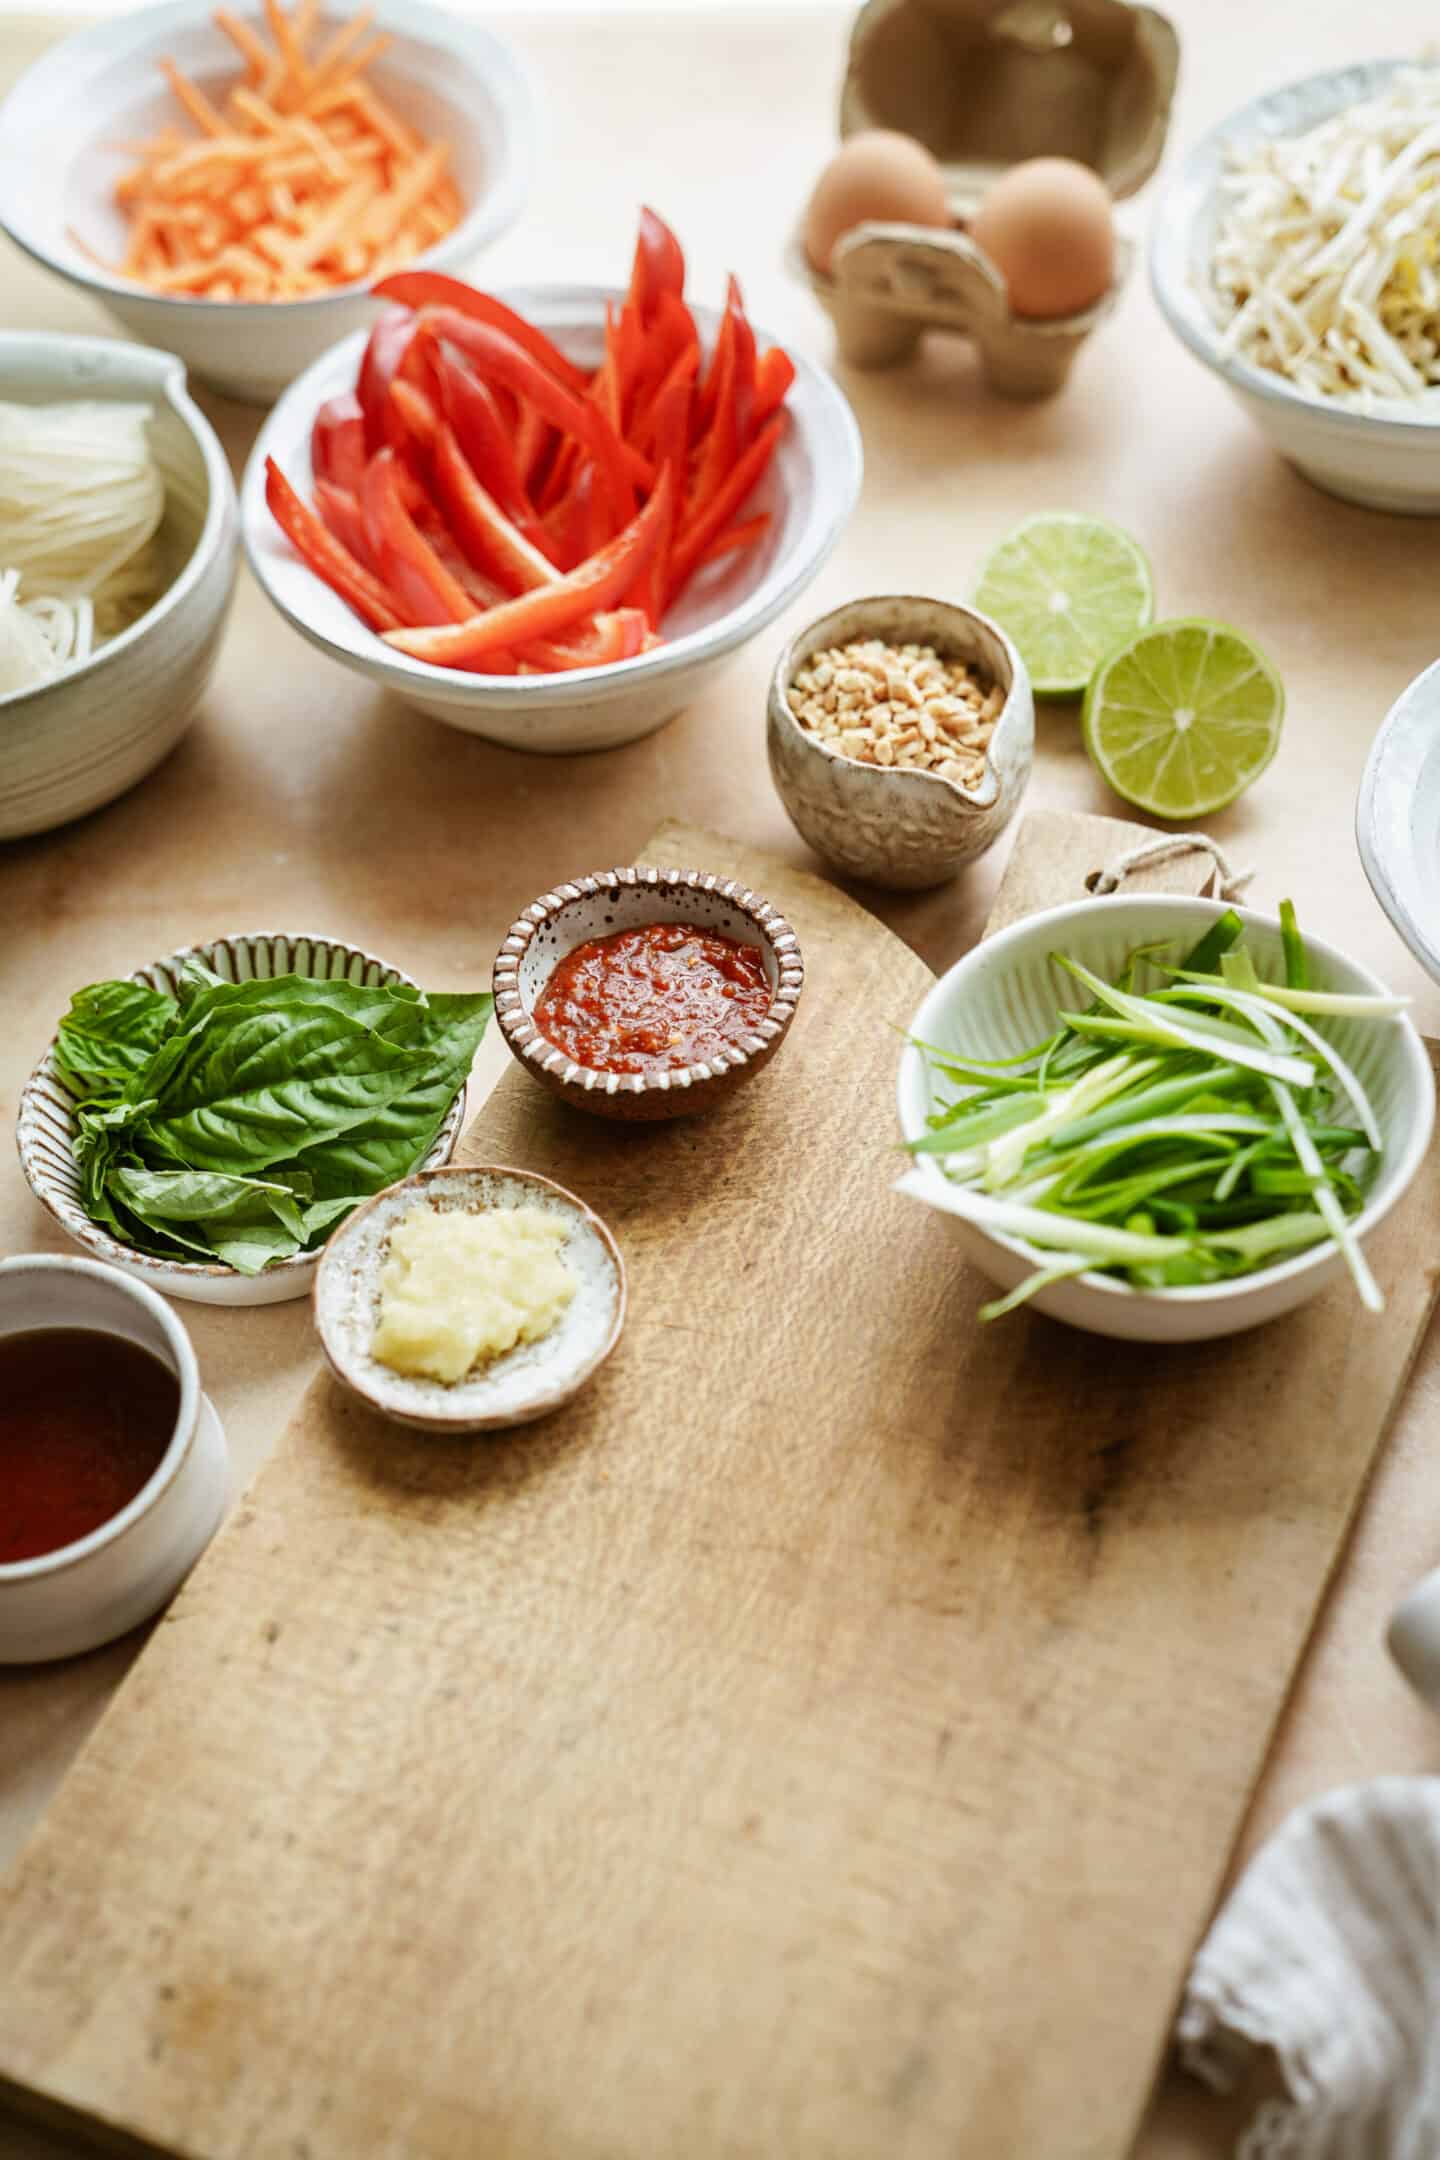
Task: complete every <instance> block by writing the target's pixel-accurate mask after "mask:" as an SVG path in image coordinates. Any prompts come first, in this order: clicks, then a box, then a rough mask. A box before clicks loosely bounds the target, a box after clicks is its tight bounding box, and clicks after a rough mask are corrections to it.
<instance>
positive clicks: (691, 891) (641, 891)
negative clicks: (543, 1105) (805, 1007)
mask: <svg viewBox="0 0 1440 2160" xmlns="http://www.w3.org/2000/svg"><path fill="white" fill-rule="evenodd" d="M804 981H805V967H804V962H803V961H802V960H801V957H800V945H799V941H798V939H797V938H796V936H795V933H794V931H793V930H792V929H791V927H790V925H789V923H788V922H787V921H786V920H785V918H784V916H783V915H781V914H779V913H778V912H777V911H776V910H775V909H774V908H773V907H771V905H770V903H769V902H768V900H763V899H761V897H760V896H759V894H758V893H753V892H751V891H750V890H749V889H748V887H746V886H744V885H741V884H740V883H739V882H738V880H736V879H735V878H720V877H715V876H713V875H710V874H707V873H706V872H705V871H703V870H655V869H649V868H644V867H637V866H634V865H632V866H630V867H629V868H626V869H623V870H598V871H595V872H594V873H593V874H592V875H590V876H588V877H581V878H576V879H574V881H573V882H572V883H570V884H567V885H557V886H556V888H555V890H554V891H553V892H548V893H543V894H542V895H541V897H540V898H539V899H538V900H536V901H534V902H532V904H531V905H530V906H529V907H528V908H526V910H525V912H524V914H523V915H520V916H518V917H517V918H516V920H515V921H514V922H513V923H512V924H511V926H510V931H509V934H508V936H507V937H506V939H505V942H504V944H503V945H502V946H501V948H500V951H499V953H498V954H497V955H496V959H495V969H494V977H493V987H494V992H495V1013H496V1017H497V1019H498V1020H499V1022H500V1027H501V1031H502V1033H503V1034H504V1037H505V1040H506V1042H507V1043H508V1045H509V1047H510V1049H511V1051H512V1052H513V1054H514V1056H515V1057H516V1058H518V1059H519V1061H520V1063H521V1064H522V1065H523V1066H524V1067H525V1069H526V1071H527V1072H530V1073H532V1074H533V1075H534V1076H535V1078H536V1079H537V1080H540V1081H542V1082H543V1083H544V1085H545V1086H547V1087H550V1088H553V1089H554V1090H555V1092H556V1093H557V1094H559V1095H563V1096H564V1098H565V1100H566V1101H567V1102H571V1103H574V1104H575V1106H576V1107H577V1108H578V1109H581V1110H589V1111H591V1112H593V1113H594V1114H595V1115H596V1116H597V1117H609V1118H628V1119H633V1120H637V1121H639V1120H653V1119H658V1118H673V1117H685V1116H688V1115H691V1114H693V1113H694V1112H696V1111H699V1110H709V1109H712V1108H713V1107H714V1106H715V1105H716V1104H717V1103H718V1102H720V1101H721V1100H722V1099H723V1098H724V1097H725V1096H727V1095H729V1094H730V1093H731V1092H732V1091H733V1090H734V1089H735V1088H736V1087H738V1086H740V1084H741V1083H742V1082H743V1081H745V1080H748V1079H749V1078H750V1077H751V1076H752V1075H753V1074H755V1073H757V1072H758V1071H759V1070H760V1068H761V1066H762V1065H765V1064H767V1063H768V1061H769V1060H770V1059H771V1058H772V1057H773V1056H774V1055H775V1052H776V1051H777V1050H778V1049H779V1047H780V1045H781V1043H782V1042H783V1041H784V1039H785V1033H786V1030H787V1029H788V1027H789V1025H790V1022H791V1021H792V1019H793V1018H794V1016H795V1007H796V1004H797V1003H798V1001H799V997H800V991H801V988H802V986H803V984H804Z"/></svg>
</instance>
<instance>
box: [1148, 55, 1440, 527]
mask: <svg viewBox="0 0 1440 2160" xmlns="http://www.w3.org/2000/svg"><path fill="white" fill-rule="evenodd" d="M1407 65H1413V62H1407V61H1403V60H1371V61H1366V62H1363V63H1362V64H1360V65H1359V66H1355V67H1348V68H1337V69H1335V70H1334V71H1332V72H1331V73H1329V74H1326V75H1312V76H1309V77H1308V78H1307V79H1306V80H1305V81H1303V82H1297V83H1289V84H1287V85H1286V86H1285V88H1284V89H1282V90H1272V91H1270V92H1268V93H1267V94H1266V95H1265V96H1264V97H1260V98H1256V99H1254V100H1253V101H1252V102H1251V103H1250V104H1248V105H1243V106H1242V107H1241V108H1240V110H1239V111H1238V112H1236V113H1232V114H1231V116H1230V118H1229V119H1228V120H1223V121H1222V122H1221V123H1220V125H1219V126H1218V127H1216V128H1212V129H1211V131H1210V133H1209V134H1208V135H1207V136H1206V137H1205V138H1204V140H1203V141H1202V142H1200V143H1198V144H1197V145H1196V147H1195V149H1193V150H1192V151H1191V152H1190V154H1189V156H1188V157H1187V158H1186V159H1185V161H1184V163H1183V164H1181V165H1180V166H1179V167H1178V168H1177V169H1176V170H1175V171H1173V172H1172V173H1171V175H1170V178H1169V180H1168V182H1167V184H1166V186H1165V188H1164V191H1163V193H1162V194H1161V197H1160V200H1159V203H1158V204H1157V206H1156V210H1155V215H1154V218H1153V220H1152V222H1151V228H1150V282H1151V285H1152V287H1153V289H1154V293H1155V298H1156V300H1157V301H1158V302H1159V304H1160V309H1161V312H1162V314H1163V315H1164V316H1165V319H1166V321H1167V322H1168V323H1169V325H1170V327H1171V329H1172V330H1173V331H1174V332H1175V334H1176V336H1177V337H1179V338H1180V339H1181V340H1182V341H1183V342H1184V343H1185V344H1186V345H1188V346H1189V348H1190V350H1191V352H1193V353H1194V354H1195V356H1196V358H1197V359H1198V360H1201V361H1203V362H1204V364H1205V366H1206V367H1208V368H1209V369H1210V370H1211V372H1212V373H1213V374H1215V375H1218V376H1219V377H1220V379H1221V381H1222V382H1223V383H1224V384H1225V385H1226V387H1227V388H1228V389H1229V390H1230V392H1231V394H1232V395H1233V396H1234V397H1235V398H1236V400H1237V401H1238V402H1239V404H1240V405H1241V406H1243V408H1244V410H1245V411H1246V412H1247V413H1248V414H1249V415H1250V417H1251V419H1252V420H1253V421H1254V422H1255V424H1256V426H1257V427H1258V428H1259V429H1260V431H1261V433H1262V434H1263V435H1265V436H1266V437H1267V439H1268V440H1269V441H1270V443H1271V444H1272V445H1273V446H1274V448H1275V449H1276V450H1278V451H1279V452H1280V455H1281V456H1282V457H1286V458H1289V459H1290V461H1291V462H1292V464H1294V465H1296V466H1298V467H1299V469H1300V471H1301V472H1302V473H1304V475H1305V477H1306V478H1307V480H1313V481H1314V482H1315V484H1316V486H1317V487H1322V488H1325V489H1326V490H1328V492H1329V493H1330V494H1332V495H1339V496H1342V497H1344V499H1345V500H1346V501H1347V502H1356V503H1363V504H1365V505H1366V506H1367V507H1368V508H1369V509H1372V510H1401V511H1408V512H1411V513H1413V514H1419V515H1427V514H1431V513H1434V512H1437V511H1440V402H1437V404H1436V406H1435V407H1433V408H1432V417H1430V418H1428V419H1423V418H1420V417H1418V416H1417V415H1416V413H1415V411H1414V409H1413V408H1412V407H1411V406H1409V405H1408V404H1406V403H1405V402H1404V401H1402V400H1396V401H1394V403H1393V404H1391V403H1387V404H1386V405H1385V406H1384V408H1383V409H1381V408H1380V407H1378V406H1377V407H1376V408H1375V409H1374V410H1371V411H1366V412H1360V411H1357V410H1355V409H1354V408H1352V407H1348V406H1344V405H1336V404H1333V403H1326V402H1324V401H1322V400H1321V399H1318V398H1313V397H1308V396H1306V395H1305V393H1304V392H1303V391H1301V390H1299V389H1297V388H1295V387H1294V386H1293V385H1292V384H1290V383H1289V382H1288V381H1287V380H1286V378H1285V377H1284V376H1282V375H1277V374H1274V373H1273V372H1271V371H1270V370H1269V369H1267V368H1257V367H1252V366H1250V364H1249V363H1248V361H1245V360H1241V359H1238V358H1237V357H1236V356H1235V355H1234V354H1231V353H1226V352H1223V351H1222V350H1221V341H1220V332H1219V330H1218V329H1217V328H1216V326H1215V323H1214V321H1213V320H1212V318H1211V314H1210V310H1209V308H1208V306H1207V305H1206V300H1205V289H1206V286H1207V284H1208V281H1209V271H1210V261H1211V255H1212V252H1213V246H1214V234H1215V226H1216V221H1217V217H1218V210H1219V184H1220V179H1221V175H1222V173H1223V172H1224V170H1225V167H1226V164H1227V161H1228V158H1229V154H1230V152H1231V151H1232V150H1233V149H1236V148H1240V147H1243V146H1245V145H1247V144H1249V143H1251V142H1254V141H1256V140H1257V139H1260V138H1264V137H1267V136H1291V135H1299V134H1303V133H1304V131H1305V130H1306V129H1307V128H1310V127H1314V126H1315V125H1316V124H1317V123H1318V122H1319V121H1321V120H1325V119H1327V118H1328V117H1329V116H1330V114H1331V113H1335V112H1339V111H1341V110H1342V109H1343V108H1344V107H1345V106H1347V105H1353V104H1356V103H1357V102H1358V101H1359V100H1360V99H1361V98H1365V97H1369V96H1371V95H1373V94H1374V92H1375V91H1376V90H1377V89H1379V88H1380V87H1381V86H1382V85H1383V84H1384V83H1385V82H1386V81H1388V79H1389V78H1390V76H1391V75H1393V74H1394V73H1395V71H1396V69H1397V68H1400V67H1404V66H1407Z"/></svg>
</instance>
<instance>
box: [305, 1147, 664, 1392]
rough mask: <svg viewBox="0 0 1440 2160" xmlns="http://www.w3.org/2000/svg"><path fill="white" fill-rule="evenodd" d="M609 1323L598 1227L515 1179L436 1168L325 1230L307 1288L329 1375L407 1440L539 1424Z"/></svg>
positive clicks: (619, 1295)
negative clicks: (413, 1433) (403, 1430)
mask: <svg viewBox="0 0 1440 2160" xmlns="http://www.w3.org/2000/svg"><path fill="white" fill-rule="evenodd" d="M624 1318H625V1268H624V1263H623V1261H622V1260H621V1258H620V1253H619V1250H618V1248H617V1246H616V1244H615V1240H614V1239H613V1237H612V1236H611V1235H610V1232H609V1230H608V1229H607V1228H606V1226H605V1224H604V1223H603V1222H602V1221H601V1220H600V1218H599V1216H598V1215H596V1214H594V1213H593V1211H592V1210H591V1209H590V1208H588V1207H587V1206H586V1205H585V1203H584V1201H583V1200H579V1199H577V1198H576V1196H575V1195H574V1194H573V1193H570V1192H567V1191H566V1190H565V1188H564V1186H562V1185H556V1184H553V1183H552V1182H551V1181H550V1179H548V1178H543V1177H538V1176H536V1175H535V1174H534V1173H532V1172H530V1171H525V1170H509V1169H501V1168H498V1167H493V1168H492V1167H488V1166H482V1167H475V1168H467V1167H462V1166H459V1165H456V1164H449V1165H447V1166H446V1167H445V1168H443V1169H439V1170H428V1171H423V1172H421V1173H420V1174H418V1175H417V1176H415V1177H412V1178H407V1179H405V1180H404V1182H403V1183H402V1184H399V1185H392V1186H391V1187H390V1188H389V1190H388V1191H386V1192H383V1193H380V1194H378V1195H377V1196H376V1198H375V1199H374V1200H371V1201H370V1202H368V1204H367V1205H366V1206H364V1207H361V1208H358V1209H357V1210H356V1211H355V1213H354V1214H353V1215H352V1216H350V1217H349V1218H348V1219H347V1221H346V1222H345V1223H344V1224H343V1225H342V1226H341V1228H340V1229H339V1230H338V1231H337V1232H336V1234H335V1236H334V1237H333V1238H332V1239H331V1241H330V1243H329V1245H327V1247H326V1248H325V1255H324V1258H323V1259H322V1261H321V1264H320V1271H319V1274H318V1276H317V1278H316V1283H315V1322H316V1326H317V1328H318V1330H319V1334H320V1340H321V1344H322V1346H323V1348H324V1351H325V1355H326V1358H327V1359H328V1361H329V1363H330V1367H331V1370H332V1371H333V1372H334V1374H335V1376H336V1378H337V1379H338V1380H339V1381H340V1382H341V1383H342V1385H343V1386H345V1387H346V1388H348V1389H349V1390H350V1391H351V1392H352V1393H353V1394H355V1395H357V1396H358V1397H359V1398H360V1400H361V1401H362V1402H364V1403H366V1404H368V1405H369V1407H370V1408H371V1409H372V1410H378V1411H379V1412H380V1413H381V1414H382V1415H383V1416H385V1417H389V1418H394V1419H396V1420H397V1421H398V1422H399V1423H401V1424H404V1425H411V1426H414V1427H416V1428H417V1429H418V1430H420V1431H423V1432H432V1433H457V1434H458V1433H466V1432H484V1431H489V1430H496V1429H498V1428H500V1427H503V1426H507V1425H522V1424H527V1423H529V1422H530V1421H531V1420H532V1419H534V1418H538V1417H544V1416H545V1415H547V1413H548V1412H550V1411H551V1410H556V1409H558V1408H559V1407H560V1405H561V1404H562V1403H565V1402H568V1401H569V1400H570V1398H571V1397H572V1396H573V1395H574V1394H576V1393H577V1392H578V1390H579V1389H580V1388H581V1387H583V1386H584V1384H585V1382H586V1381H587V1380H588V1379H589V1378H590V1377H591V1375H592V1374H593V1373H594V1372H595V1371H596V1370H597V1368H598V1367H599V1366H600V1365H601V1364H602V1363H603V1362H604V1360H605V1359H606V1358H607V1357H608V1356H609V1354H610V1352H611V1351H612V1350H613V1349H614V1347H615V1344H616V1342H617V1341H618V1340H619V1336H620V1330H621V1327H622V1326H623V1324H624Z"/></svg>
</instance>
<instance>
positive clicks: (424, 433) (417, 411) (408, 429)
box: [385, 375, 440, 457]
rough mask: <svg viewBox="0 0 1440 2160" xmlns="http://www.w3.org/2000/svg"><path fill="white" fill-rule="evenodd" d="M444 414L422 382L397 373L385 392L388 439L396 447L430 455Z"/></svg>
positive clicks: (392, 446) (386, 437)
mask: <svg viewBox="0 0 1440 2160" xmlns="http://www.w3.org/2000/svg"><path fill="white" fill-rule="evenodd" d="M439 425H440V415H439V413H438V412H437V411H436V409H435V401H434V399H433V398H432V397H431V396H430V395H429V393H428V392H427V391H425V390H422V389H421V388H420V385H419V384H418V383H414V382H407V381H406V380H405V377H404V376H403V375H397V376H396V377H395V379H394V381H393V382H392V383H391V385H390V388H389V389H388V390H387V391H386V393H385V439H386V441H387V442H388V443H389V444H390V447H391V448H392V449H393V450H399V451H407V450H411V449H414V450H417V451H419V452H420V453H421V455H422V456H424V457H428V456H429V455H430V452H431V451H432V450H433V449H434V447H435V431H436V429H437V428H438V427H439Z"/></svg>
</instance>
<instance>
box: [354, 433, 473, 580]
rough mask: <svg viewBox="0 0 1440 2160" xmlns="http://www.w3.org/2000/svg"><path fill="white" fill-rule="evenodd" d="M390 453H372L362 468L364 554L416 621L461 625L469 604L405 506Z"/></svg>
mask: <svg viewBox="0 0 1440 2160" xmlns="http://www.w3.org/2000/svg"><path fill="white" fill-rule="evenodd" d="M398 474H399V468H398V462H397V459H396V456H395V453H394V451H393V450H377V451H376V453H375V455H374V457H373V458H371V460H370V463H369V464H368V465H367V466H366V468H365V483H364V485H363V487H362V488H361V490H360V508H361V511H362V513H363V515H364V518H365V531H366V533H367V534H368V536H369V540H370V552H371V554H372V555H373V557H374V559H375V561H376V562H377V563H378V564H379V566H380V574H381V576H382V577H383V579H384V581H385V583H386V584H387V585H388V586H389V587H390V588H391V589H392V591H393V592H394V594H395V597H396V599H397V600H398V601H399V603H400V605H401V607H402V608H403V609H404V610H405V612H406V613H407V614H408V615H409V616H411V618H412V619H413V620H414V621H415V622H417V623H461V622H464V621H466V620H467V618H468V617H469V616H471V615H473V614H474V612H475V608H474V603H473V601H472V600H471V598H470V596H469V594H468V593H467V592H466V591H465V588H464V586H463V585H461V583H460V582H459V580H458V578H455V577H452V575H451V573H450V572H449V571H448V570H447V569H446V567H445V565H444V563H443V562H441V560H440V558H439V556H438V555H437V554H436V552H435V550H434V548H432V547H431V545H430V543H429V541H428V540H427V539H426V538H425V535H424V534H423V533H422V532H421V530H420V528H419V526H418V525H417V524H416V523H415V520H414V519H413V518H412V517H411V515H410V513H409V511H408V510H407V509H406V507H405V503H404V500H403V498H402V495H401V492H400V482H399V476H398Z"/></svg>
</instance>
